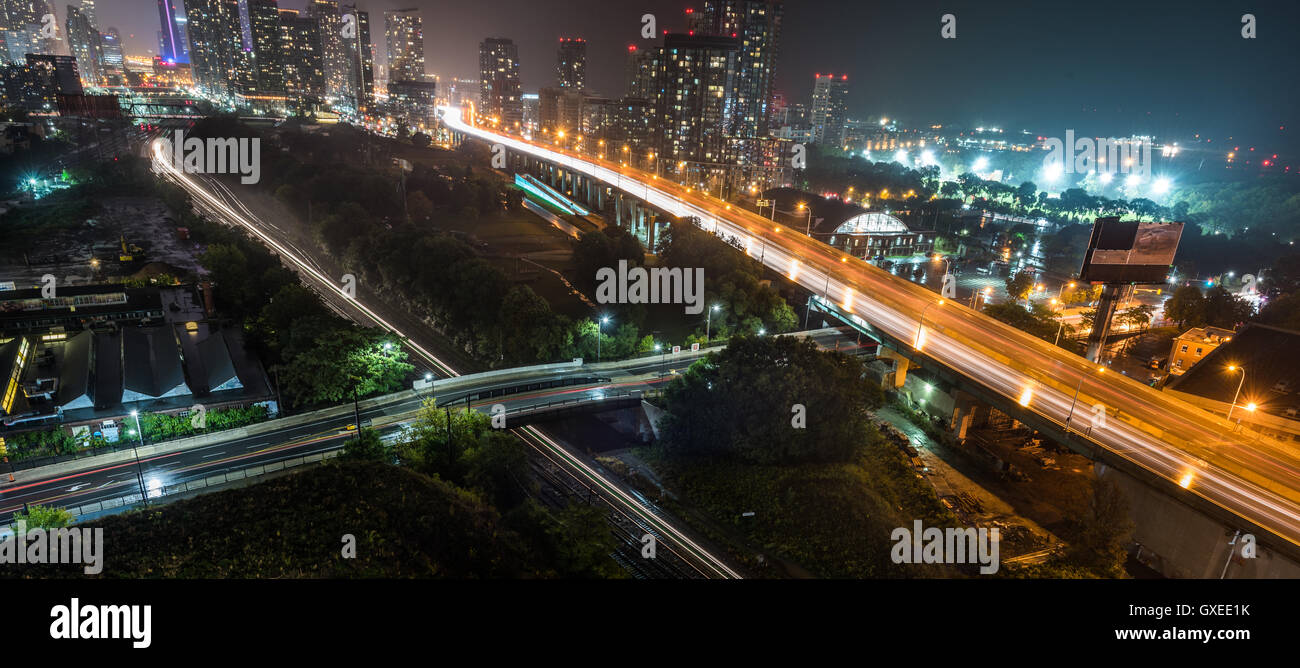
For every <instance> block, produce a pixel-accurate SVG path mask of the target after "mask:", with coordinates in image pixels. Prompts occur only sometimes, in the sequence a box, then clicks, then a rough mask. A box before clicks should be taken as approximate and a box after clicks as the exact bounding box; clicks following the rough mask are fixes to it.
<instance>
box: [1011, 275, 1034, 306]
mask: <svg viewBox="0 0 1300 668" xmlns="http://www.w3.org/2000/svg"><path fill="white" fill-rule="evenodd" d="M1033 289H1034V275H1033V274H1032V273H1030V272H1028V271H1022V272H1019V273H1016V274H1013V275H1011V276H1009V277H1008V278H1007V294H1008V295H1010V297H1011V301H1020V300H1021V299H1024V298H1025V297H1027V296H1029V291H1030V290H1033Z"/></svg>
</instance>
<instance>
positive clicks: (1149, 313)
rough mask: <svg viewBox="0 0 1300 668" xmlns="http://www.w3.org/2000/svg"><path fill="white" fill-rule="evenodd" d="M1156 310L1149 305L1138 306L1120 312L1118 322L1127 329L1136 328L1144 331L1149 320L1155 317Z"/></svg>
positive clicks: (1149, 322)
mask: <svg viewBox="0 0 1300 668" xmlns="http://www.w3.org/2000/svg"><path fill="white" fill-rule="evenodd" d="M1155 311H1156V308H1155V307H1154V306H1151V305H1150V304H1138V305H1137V306H1134V307H1132V308H1129V309H1125V310H1123V311H1120V313H1119V321H1120V322H1121V323H1123V324H1126V325H1128V326H1129V327H1136V328H1138V329H1139V330H1144V329H1146V327H1147V325H1150V324H1151V318H1152V317H1153V316H1154V315H1155Z"/></svg>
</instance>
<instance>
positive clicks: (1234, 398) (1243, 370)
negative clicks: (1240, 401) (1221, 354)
mask: <svg viewBox="0 0 1300 668" xmlns="http://www.w3.org/2000/svg"><path fill="white" fill-rule="evenodd" d="M1228 371H1240V372H1241V380H1239V381H1237V391H1236V392H1235V393H1233V395H1232V404H1231V405H1229V406H1228V419H1229V420H1231V419H1232V409H1233V408H1236V407H1237V397H1239V396H1241V386H1242V384H1244V383H1245V382H1246V367H1244V366H1237V365H1235V364H1233V365H1230V366H1229V367H1228Z"/></svg>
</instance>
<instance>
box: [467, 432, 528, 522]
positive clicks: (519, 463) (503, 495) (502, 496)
mask: <svg viewBox="0 0 1300 668" xmlns="http://www.w3.org/2000/svg"><path fill="white" fill-rule="evenodd" d="M465 460H466V464H467V465H466V469H467V470H466V474H465V481H466V482H467V483H468V484H469V486H470V487H472V488H474V489H476V490H478V491H479V493H481V494H482V495H483V496H484V498H486V499H487V500H488V501H490V502H491V503H492V505H494V506H496V507H497V509H499V510H501V511H502V512H505V511H507V510H510V509H511V508H514V507H515V506H518V505H519V504H521V503H523V502H524V500H525V499H527V498H528V494H529V491H530V490H531V489H532V488H533V487H534V486H535V483H534V482H533V481H532V479H531V478H530V477H529V466H528V451H527V450H526V449H525V446H524V444H523V442H522V441H520V440H519V439H517V438H515V437H514V436H511V435H510V434H508V433H505V432H501V431H495V430H493V431H487V432H484V433H482V434H480V435H479V437H478V442H477V443H476V445H475V447H474V448H472V449H470V450H468V451H467V452H466V453H465Z"/></svg>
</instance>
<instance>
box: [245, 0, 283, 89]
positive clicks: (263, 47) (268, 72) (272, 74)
mask: <svg viewBox="0 0 1300 668" xmlns="http://www.w3.org/2000/svg"><path fill="white" fill-rule="evenodd" d="M239 30H240V37H241V54H240V55H241V58H240V60H239V66H238V69H239V94H240V96H241V97H243V98H244V99H245V100H259V101H262V102H267V101H271V100H276V99H279V100H283V99H284V97H285V85H284V49H283V47H282V46H281V44H280V39H281V35H280V9H279V7H278V6H277V5H276V2H275V0H239Z"/></svg>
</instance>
